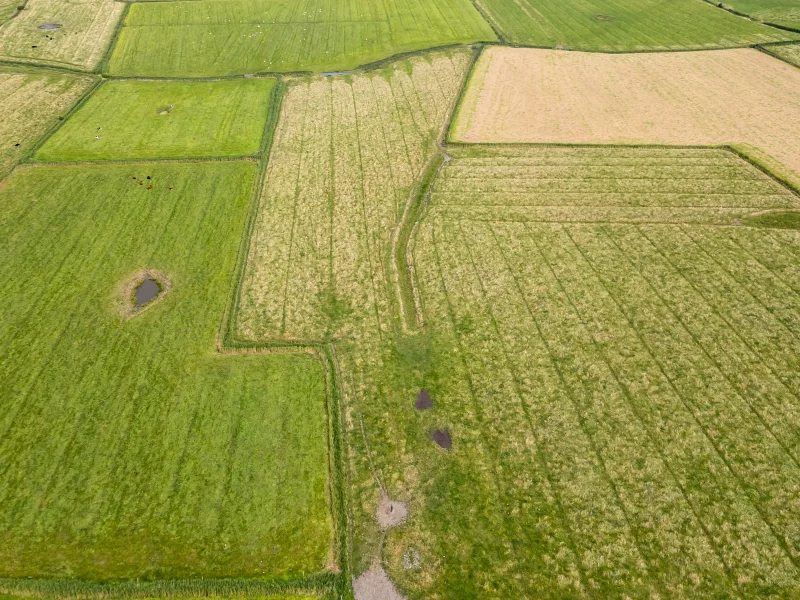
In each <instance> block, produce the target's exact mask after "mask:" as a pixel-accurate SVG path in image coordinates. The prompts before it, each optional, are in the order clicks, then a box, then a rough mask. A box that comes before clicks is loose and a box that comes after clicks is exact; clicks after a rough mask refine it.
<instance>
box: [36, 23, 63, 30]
mask: <svg viewBox="0 0 800 600" xmlns="http://www.w3.org/2000/svg"><path fill="white" fill-rule="evenodd" d="M62 27H63V25H62V24H61V23H42V24H41V25H39V27H37V29H42V30H44V31H55V30H56V29H61V28H62Z"/></svg>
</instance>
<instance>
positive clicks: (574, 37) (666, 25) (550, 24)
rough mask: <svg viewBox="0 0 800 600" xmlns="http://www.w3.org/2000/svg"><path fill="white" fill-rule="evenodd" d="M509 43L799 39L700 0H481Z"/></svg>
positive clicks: (576, 46)
mask: <svg viewBox="0 0 800 600" xmlns="http://www.w3.org/2000/svg"><path fill="white" fill-rule="evenodd" d="M477 2H478V5H479V6H481V7H482V9H483V11H484V13H485V14H486V15H487V17H488V18H489V19H490V21H491V22H492V23H493V24H494V25H495V27H496V28H497V29H498V30H499V31H500V32H501V33H502V34H503V36H504V37H505V38H506V40H507V41H508V42H511V43H513V44H524V45H532V46H540V47H546V48H555V47H557V46H562V47H564V48H566V49H573V50H594V51H600V52H630V51H637V50H689V49H708V48H732V47H738V46H750V45H753V44H757V43H767V42H776V41H781V40H790V39H798V38H797V34H793V33H790V32H786V31H780V30H776V29H772V28H770V27H766V26H764V25H761V24H758V23H752V22H750V21H748V20H747V19H743V18H741V17H737V16H735V15H732V14H730V13H728V12H726V11H724V10H720V9H719V8H716V7H714V6H711V5H710V4H707V3H705V2H700V1H698V0H666V1H663V0H601V1H590V0H569V1H567V2H563V1H561V0H542V1H537V2H533V1H532V0H477Z"/></svg>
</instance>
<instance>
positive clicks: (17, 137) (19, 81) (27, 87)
mask: <svg viewBox="0 0 800 600" xmlns="http://www.w3.org/2000/svg"><path fill="white" fill-rule="evenodd" d="M92 82H93V79H92V78H91V77H89V76H79V75H70V74H66V73H54V72H52V71H51V72H35V71H31V70H30V69H22V68H14V67H2V68H0V112H2V114H3V118H2V119H0V180H2V179H5V177H6V176H7V175H8V174H9V172H10V171H11V169H12V168H13V167H14V165H15V164H16V163H17V162H19V161H20V160H21V159H22V158H23V157H24V156H25V154H26V153H28V152H29V151H30V150H31V148H32V147H33V146H34V144H35V143H36V142H37V140H38V139H39V138H40V137H41V136H42V135H44V134H45V133H46V132H47V130H48V129H49V128H50V127H52V126H54V125H55V124H56V123H58V119H59V117H60V116H62V115H64V114H65V113H66V112H67V111H68V110H69V109H70V107H71V106H72V105H73V104H74V103H75V102H76V101H77V100H78V99H79V98H80V97H81V95H82V94H84V93H85V92H86V90H87V89H88V88H89V86H91V85H92Z"/></svg>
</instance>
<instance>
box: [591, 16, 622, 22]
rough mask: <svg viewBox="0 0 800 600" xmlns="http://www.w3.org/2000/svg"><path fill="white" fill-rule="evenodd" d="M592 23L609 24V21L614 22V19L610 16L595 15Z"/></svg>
mask: <svg viewBox="0 0 800 600" xmlns="http://www.w3.org/2000/svg"><path fill="white" fill-rule="evenodd" d="M592 21H600V22H601V23H602V22H606V23H610V22H611V21H616V19H615V18H614V17H612V16H611V15H595V16H593V17H592Z"/></svg>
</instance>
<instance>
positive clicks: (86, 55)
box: [0, 0, 125, 69]
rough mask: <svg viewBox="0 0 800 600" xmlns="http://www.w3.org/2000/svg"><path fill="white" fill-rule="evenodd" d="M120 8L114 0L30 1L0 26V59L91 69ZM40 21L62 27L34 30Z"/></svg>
mask: <svg viewBox="0 0 800 600" xmlns="http://www.w3.org/2000/svg"><path fill="white" fill-rule="evenodd" d="M124 7H125V4H124V3H123V2H114V0H30V1H29V2H28V4H27V5H26V6H25V10H23V11H22V12H21V13H20V14H19V15H17V16H16V17H14V18H13V19H11V20H10V21H8V22H7V23H5V24H4V25H3V26H2V27H0V58H5V59H12V60H24V61H31V62H41V63H47V64H61V65H71V66H75V67H79V68H82V69H92V68H94V67H95V66H97V64H98V63H99V62H100V60H101V59H102V58H103V54H105V51H106V49H107V48H108V45H109V43H110V42H111V37H112V36H113V35H114V29H115V27H116V25H117V22H118V21H119V19H120V17H121V16H122V11H123V9H124ZM44 23H56V24H59V25H61V26H62V27H61V28H60V29H58V30H55V31H44V30H41V29H38V27H39V26H40V25H42V24H44Z"/></svg>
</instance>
